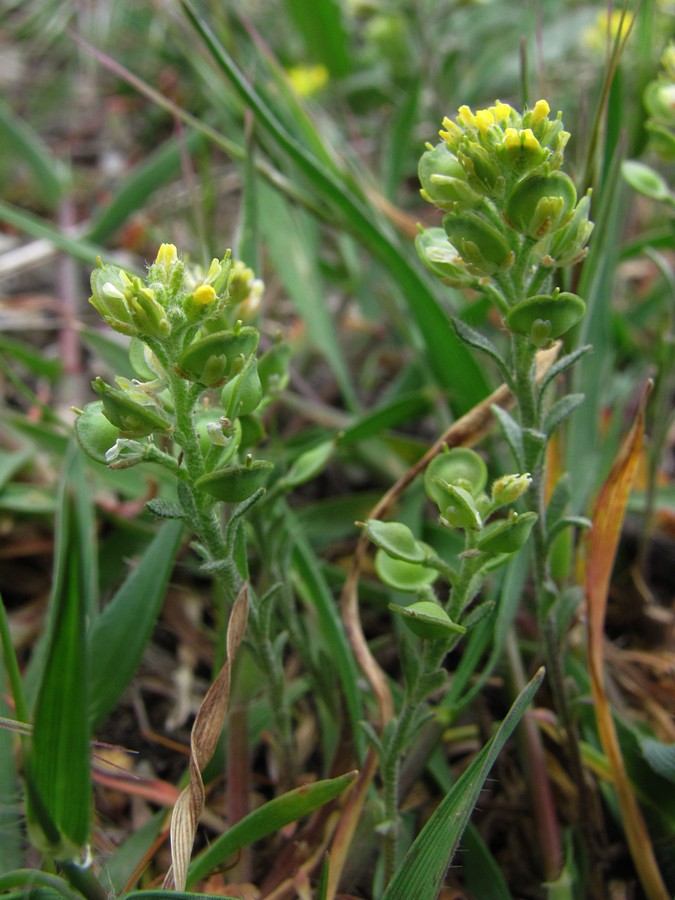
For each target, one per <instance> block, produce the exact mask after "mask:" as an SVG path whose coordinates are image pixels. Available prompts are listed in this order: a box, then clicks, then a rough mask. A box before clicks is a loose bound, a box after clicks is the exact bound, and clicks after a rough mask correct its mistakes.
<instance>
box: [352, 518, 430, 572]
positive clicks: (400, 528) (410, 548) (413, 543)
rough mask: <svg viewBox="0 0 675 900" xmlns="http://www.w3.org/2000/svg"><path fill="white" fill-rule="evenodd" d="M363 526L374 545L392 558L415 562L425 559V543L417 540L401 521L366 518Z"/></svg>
mask: <svg viewBox="0 0 675 900" xmlns="http://www.w3.org/2000/svg"><path fill="white" fill-rule="evenodd" d="M363 526H364V530H365V532H366V534H367V535H368V537H369V538H370V540H371V541H372V542H373V543H374V544H375V546H376V547H379V549H380V550H384V552H385V553H386V554H388V556H391V557H393V559H402V560H405V561H406V562H409V563H417V564H419V563H422V562H424V560H425V559H426V556H427V550H426V545H425V544H423V543H421V541H418V540H417V539H416V538H415V535H414V534H413V533H412V531H411V530H410V529H409V528H408V526H407V525H404V524H403V523H402V522H381V521H380V520H379V519H368V521H367V522H364V523H363Z"/></svg>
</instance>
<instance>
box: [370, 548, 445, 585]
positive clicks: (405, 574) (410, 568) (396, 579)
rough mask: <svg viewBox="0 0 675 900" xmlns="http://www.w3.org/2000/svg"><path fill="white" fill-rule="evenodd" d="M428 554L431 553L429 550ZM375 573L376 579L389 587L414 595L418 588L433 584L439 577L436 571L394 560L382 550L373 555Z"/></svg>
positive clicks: (416, 564)
mask: <svg viewBox="0 0 675 900" xmlns="http://www.w3.org/2000/svg"><path fill="white" fill-rule="evenodd" d="M423 546H424V545H423ZM428 552H429V553H430V552H431V548H429V551H428ZM375 571H376V572H377V575H378V578H379V579H380V580H381V581H384V583H385V584H388V585H389V587H392V588H394V589H395V590H397V591H403V592H404V593H406V594H416V593H417V591H418V590H420V588H423V587H426V586H428V585H431V584H433V583H434V581H436V579H437V578H438V576H439V573H438V572H437V571H436V569H429V568H427V567H426V566H423V565H421V564H419V563H412V562H407V561H406V560H403V559H394V558H393V557H392V556H389V554H388V553H385V552H384V550H378V551H377V553H376V554H375Z"/></svg>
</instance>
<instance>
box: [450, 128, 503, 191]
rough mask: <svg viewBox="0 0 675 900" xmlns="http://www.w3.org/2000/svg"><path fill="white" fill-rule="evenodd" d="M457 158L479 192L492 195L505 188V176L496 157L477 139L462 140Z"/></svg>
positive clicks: (467, 177) (471, 183) (468, 180)
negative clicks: (496, 161)
mask: <svg viewBox="0 0 675 900" xmlns="http://www.w3.org/2000/svg"><path fill="white" fill-rule="evenodd" d="M457 159H458V160H459V161H460V163H461V164H462V167H463V169H464V171H465V173H466V175H465V177H466V180H467V182H468V183H469V186H470V187H472V188H473V189H474V190H475V191H478V193H479V194H483V195H484V196H486V197H492V196H494V195H495V194H500V193H501V192H502V190H503V183H504V178H503V176H502V175H500V173H499V168H498V167H497V165H496V164H495V159H494V157H493V155H492V154H491V153H489V152H488V150H486V149H485V147H481V145H480V144H478V143H477V142H475V141H462V143H461V144H460V147H459V149H458V150H457Z"/></svg>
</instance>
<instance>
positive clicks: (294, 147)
mask: <svg viewBox="0 0 675 900" xmlns="http://www.w3.org/2000/svg"><path fill="white" fill-rule="evenodd" d="M181 5H182V6H183V9H184V11H185V14H186V16H187V18H188V20H189V21H190V23H191V25H192V26H193V28H194V29H195V31H196V32H197V34H198V35H199V36H200V38H201V40H202V42H203V43H204V44H205V46H206V47H207V48H208V50H209V52H210V53H211V55H212V57H213V59H214V61H215V63H216V64H217V65H218V67H219V68H220V69H221V71H222V72H223V73H224V74H225V75H226V76H227V77H228V79H229V80H230V81H231V83H232V84H233V86H234V88H235V90H236V91H237V93H238V94H239V96H240V98H241V100H242V101H243V102H244V103H245V104H246V105H247V106H248V107H250V109H251V111H252V113H253V114H254V116H255V117H256V119H257V120H258V121H259V122H260V124H261V126H262V127H264V129H265V133H266V135H267V137H268V139H269V140H270V141H273V142H274V143H275V144H276V145H277V146H278V147H279V149H281V150H282V151H283V152H284V154H286V156H287V157H288V158H289V159H290V160H291V161H292V162H293V163H294V164H295V165H296V166H297V167H298V169H299V170H300V172H301V173H302V175H303V176H304V177H305V178H306V179H307V180H308V181H309V182H310V184H311V186H312V188H313V190H314V192H315V193H316V194H317V195H318V196H320V197H322V199H323V200H324V201H325V202H326V203H327V204H328V205H329V207H330V210H329V213H328V214H327V215H326V218H327V219H330V220H331V221H332V222H333V223H335V221H336V219H335V216H336V214H337V216H338V220H337V221H338V222H339V223H340V224H341V225H342V227H344V228H345V229H347V230H349V231H350V232H352V233H353V234H355V235H356V236H357V237H358V238H359V239H360V240H361V241H362V242H363V243H364V244H365V245H366V246H367V247H368V249H369V250H370V251H371V252H372V253H374V255H375V256H377V258H378V259H379V260H380V262H381V263H382V265H383V267H384V268H385V270H386V271H387V272H388V273H389V275H390V277H391V279H392V282H393V283H394V284H396V285H397V286H398V288H399V290H400V291H401V292H402V294H403V296H404V298H405V301H406V304H407V306H408V312H409V314H410V318H411V321H413V322H414V323H415V325H416V326H417V328H418V330H419V332H420V333H421V335H422V337H423V341H424V353H425V355H426V358H427V359H428V362H429V365H430V367H431V369H432V371H433V372H434V375H435V377H436V379H437V380H438V382H439V384H441V385H442V386H443V387H445V388H446V389H447V390H448V392H449V395H450V400H451V403H452V405H453V407H454V408H455V409H456V410H458V411H466V410H467V409H470V408H471V407H472V406H474V405H475V404H476V403H477V402H479V401H480V400H481V399H482V398H483V397H484V396H485V395H486V394H487V393H488V391H489V387H488V383H487V379H486V378H485V374H484V371H483V369H482V367H481V366H479V365H478V363H477V362H476V361H475V360H474V359H473V357H472V356H471V355H470V353H469V352H468V351H467V349H466V347H465V346H464V345H463V344H462V342H461V341H460V340H459V339H458V338H457V336H456V335H455V333H454V329H453V328H452V327H451V325H450V323H449V321H448V317H447V315H446V314H445V312H444V311H443V310H442V309H441V307H440V306H439V304H438V302H437V300H436V298H435V296H434V294H433V292H432V291H431V289H430V287H429V281H428V280H427V278H426V275H423V274H422V271H421V266H420V267H418V266H416V265H413V263H412V262H411V259H410V258H409V254H410V249H409V248H406V249H405V250H404V249H403V248H402V247H401V246H400V244H399V242H398V240H397V239H396V238H395V237H394V236H393V235H392V234H391V233H390V231H389V230H388V228H386V227H385V225H384V222H383V217H382V214H381V213H378V212H376V211H375V210H373V209H370V208H369V207H368V206H367V205H365V204H364V202H363V200H362V199H361V198H360V197H358V196H356V195H355V194H354V192H353V191H352V190H350V189H349V188H348V186H347V184H346V179H343V180H339V179H338V178H337V176H336V175H335V174H334V173H333V172H331V171H329V170H327V169H326V167H325V166H323V165H322V164H321V163H319V162H318V161H317V160H316V158H315V157H313V156H312V155H311V153H309V152H308V151H307V150H306V148H305V147H304V146H303V145H301V144H299V143H298V142H297V141H296V140H295V138H294V137H292V136H291V135H290V134H289V133H288V132H287V131H286V129H285V128H284V127H283V126H282V124H281V123H280V122H279V121H278V119H277V117H276V116H275V115H274V113H273V111H272V110H270V109H269V108H268V107H267V106H266V105H265V104H264V102H263V101H262V99H261V98H260V96H259V95H258V93H257V92H256V91H255V90H254V89H253V87H252V86H251V85H250V84H249V83H248V82H247V81H246V80H245V78H244V77H243V75H242V73H241V72H240V71H239V69H238V68H237V66H236V65H235V64H234V62H233V61H232V59H231V58H230V56H229V54H228V53H227V51H226V50H225V48H224V47H223V46H222V44H221V43H220V42H219V40H218V39H217V37H216V36H215V34H214V33H213V32H212V31H211V29H210V28H209V26H208V25H207V24H206V23H205V22H204V21H203V20H202V19H201V18H200V17H199V15H198V14H197V13H196V12H195V11H194V10H193V8H192V6H191V4H190V3H188V2H187V0H182V2H181ZM448 360H452V366H450V365H449V364H448Z"/></svg>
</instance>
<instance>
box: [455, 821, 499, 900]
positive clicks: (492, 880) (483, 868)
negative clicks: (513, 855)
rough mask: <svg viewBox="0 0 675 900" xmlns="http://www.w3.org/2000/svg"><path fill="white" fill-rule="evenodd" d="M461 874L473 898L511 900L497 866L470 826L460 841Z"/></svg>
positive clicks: (485, 845)
mask: <svg viewBox="0 0 675 900" xmlns="http://www.w3.org/2000/svg"><path fill="white" fill-rule="evenodd" d="M462 850H463V851H464V852H463V854H462V872H463V874H464V878H465V883H466V888H467V890H468V891H470V892H471V894H472V896H474V897H485V898H487V897H489V898H490V900H511V892H510V891H509V886H508V884H507V883H506V879H505V878H504V874H503V873H502V871H501V869H500V868H499V864H498V863H497V860H496V859H495V858H494V856H493V855H492V854H491V853H490V850H489V848H488V846H487V844H486V843H485V841H484V840H483V838H482V837H481V836H480V834H479V832H478V829H477V828H472V827H471V825H469V827H468V828H467V829H466V831H465V832H464V838H463V839H462Z"/></svg>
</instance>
